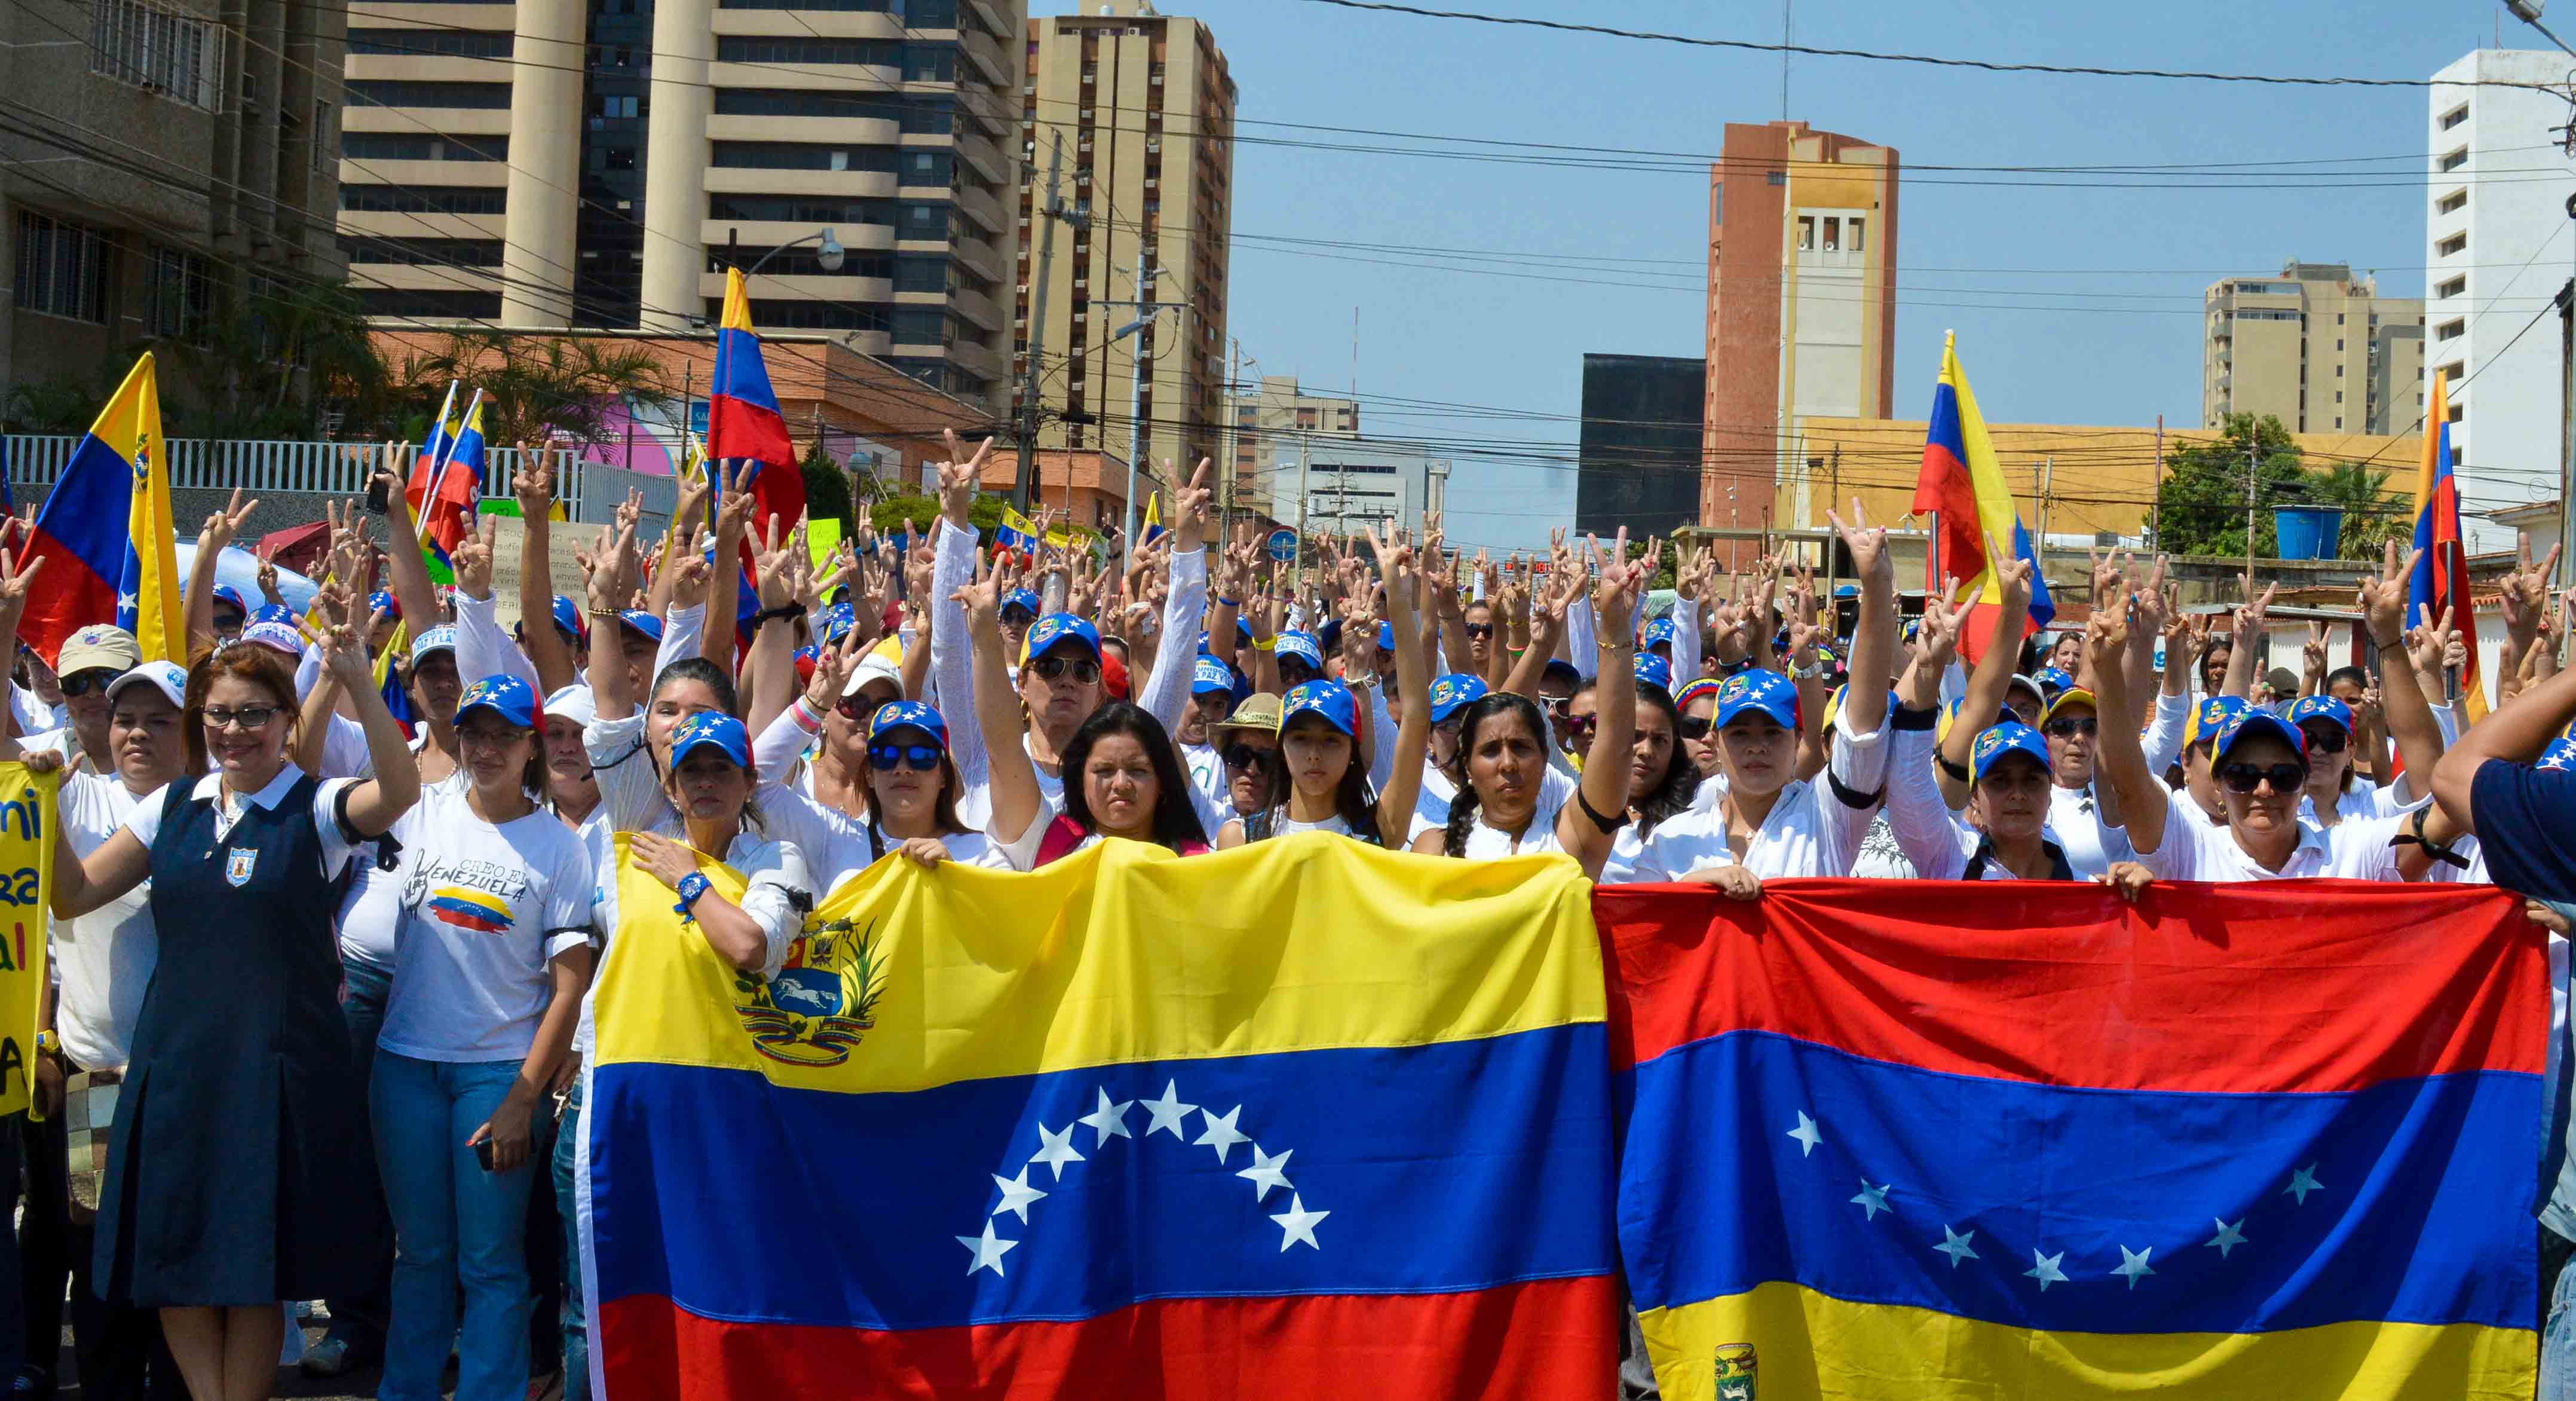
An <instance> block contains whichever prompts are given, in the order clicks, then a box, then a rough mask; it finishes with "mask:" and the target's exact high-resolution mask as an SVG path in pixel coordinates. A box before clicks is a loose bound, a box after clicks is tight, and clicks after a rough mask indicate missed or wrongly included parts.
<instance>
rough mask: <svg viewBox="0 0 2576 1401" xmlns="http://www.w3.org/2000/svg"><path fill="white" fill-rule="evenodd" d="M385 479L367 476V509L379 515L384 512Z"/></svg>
mask: <svg viewBox="0 0 2576 1401" xmlns="http://www.w3.org/2000/svg"><path fill="white" fill-rule="evenodd" d="M386 481H387V478H384V477H380V476H379V477H369V478H368V479H367V509H368V510H370V511H372V512H374V513H375V514H377V515H380V516H381V515H383V514H384V513H385V506H386V504H387V502H386V499H385V483H386Z"/></svg>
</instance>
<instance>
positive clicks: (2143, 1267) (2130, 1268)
mask: <svg viewBox="0 0 2576 1401" xmlns="http://www.w3.org/2000/svg"><path fill="white" fill-rule="evenodd" d="M2155 1253H2156V1248H2155V1247H2154V1246H2152V1245H2151V1246H2148V1247H2147V1248H2146V1249H2144V1250H2141V1251H2139V1252H2138V1253H2136V1254H2135V1255H2132V1254H2130V1253H2129V1247H2127V1246H2125V1245H2123V1246H2121V1247H2120V1268H2118V1269H2116V1270H2113V1271H2112V1272H2111V1273H2113V1274H2115V1275H2121V1276H2125V1277H2126V1278H2127V1279H2128V1281H2129V1287H2130V1288H2131V1289H2135V1288H2137V1287H2138V1276H2140V1275H2151V1274H2154V1273H2155V1272H2156V1267H2155V1266H2153V1265H2150V1264H2148V1263H2147V1257H2148V1256H2150V1255H2153V1254H2155Z"/></svg>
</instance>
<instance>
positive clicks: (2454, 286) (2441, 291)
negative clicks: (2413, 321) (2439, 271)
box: [2433, 277, 2469, 300]
mask: <svg viewBox="0 0 2576 1401" xmlns="http://www.w3.org/2000/svg"><path fill="white" fill-rule="evenodd" d="M2468 290H2469V280H2468V279H2467V278H2465V277H2455V278H2452V279H2451V280H2450V281H2448V282H2445V283H2443V284H2442V285H2441V286H2439V287H2436V288H2434V289H2433V296H2434V297H2435V298H2436V299H2437V300H2438V299H2440V298H2444V297H2456V296H2459V295H2461V294H2462V293H2465V292H2467V291H2468Z"/></svg>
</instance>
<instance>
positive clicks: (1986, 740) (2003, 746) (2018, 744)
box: [1968, 720, 2049, 782]
mask: <svg viewBox="0 0 2576 1401" xmlns="http://www.w3.org/2000/svg"><path fill="white" fill-rule="evenodd" d="M2009 754H2026V755H2028V756H2030V758H2031V759H2032V760H2033V761H2034V762H2036V763H2037V764H2038V765H2039V767H2040V771H2041V772H2042V773H2045V772H2047V771H2048V767H2049V765H2048V741H2047V740H2044V739H2042V738H2040V737H2039V731H2037V730H2034V729H2032V728H2031V727H2030V726H2028V725H2025V724H2023V723H2022V722H2020V721H2019V720H1999V721H1996V722H1995V723H1994V724H1991V725H1988V726H1987V727H1985V728H1984V729H1983V730H1980V731H1978V732H1977V742H1976V744H1975V745H1974V746H1973V747H1971V748H1970V750H1969V751H1968V768H1969V772H1970V773H1971V774H1973V775H1974V778H1975V781H1977V782H1983V781H1984V779H1985V776H1986V771H1987V770H1989V769H1991V768H1993V767H1994V766H1995V765H1997V764H1999V763H2002V762H2003V761H2004V757H2005V756H2006V755H2009Z"/></svg>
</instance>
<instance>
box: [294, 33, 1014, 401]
mask: <svg viewBox="0 0 2576 1401" xmlns="http://www.w3.org/2000/svg"><path fill="white" fill-rule="evenodd" d="M485 8H489V7H483V6H459V5H455V4H450V3H416V2H415V0H361V3H356V4H353V5H352V6H351V7H350V20H349V24H350V52H351V55H352V57H351V60H350V65H349V100H350V103H351V108H350V111H349V113H348V116H347V123H346V125H347V128H348V131H347V135H346V136H345V137H344V138H343V139H342V142H341V157H342V160H341V166H340V171H339V173H340V177H341V180H342V199H341V206H342V211H343V212H342V214H341V216H340V228H341V234H342V236H343V239H344V242H345V244H346V246H347V247H348V249H349V254H350V260H351V263H352V272H351V281H352V283H353V285H355V286H357V287H359V288H361V289H362V293H361V294H362V295H363V296H364V297H365V298H366V299H367V303H368V306H369V309H370V310H371V311H372V312H373V313H374V314H375V315H376V316H377V317H378V318H379V323H380V324H388V325H390V324H403V325H416V324H419V322H421V321H423V320H429V321H465V322H489V323H497V324H500V325H503V326H508V327H511V328H514V329H515V328H530V329H545V328H561V327H564V326H568V325H569V326H581V327H600V328H614V329H635V328H638V327H640V328H642V329H645V330H649V331H654V332H657V333H663V334H676V333H684V332H686V331H687V330H688V329H689V328H690V325H691V322H692V321H693V320H697V319H704V320H710V321H711V320H712V319H714V318H715V317H716V316H717V315H718V314H719V313H720V312H721V310H722V306H723V301H722V299H723V295H724V267H725V266H726V263H727V262H728V261H733V262H736V263H738V264H739V265H742V266H746V267H748V266H750V265H753V264H756V263H760V262H761V260H763V259H764V258H767V259H769V261H768V262H767V263H766V264H765V266H763V268H762V271H761V272H760V273H759V274H758V275H757V276H755V277H754V278H753V279H752V282H751V288H750V291H751V300H752V319H753V321H754V323H755V324H756V325H758V326H759V327H760V328H761V329H762V330H764V331H769V330H802V331H825V332H832V333H836V334H837V335H838V337H839V338H840V339H841V340H842V342H843V343H844V344H845V345H846V347H847V348H848V349H849V350H850V351H852V352H853V353H857V354H863V355H868V356H874V357H878V358H881V359H884V360H886V361H887V362H889V363H891V364H894V365H897V366H900V367H901V368H902V369H903V370H904V371H905V372H906V373H908V374H911V375H912V376H913V377H914V378H916V379H919V380H921V381H922V382H924V383H926V384H929V385H932V386H934V387H936V388H939V389H941V390H944V391H947V392H949V393H953V394H956V395H959V396H961V397H963V398H966V399H969V400H973V401H975V402H977V403H979V404H982V405H984V406H986V407H987V408H991V409H996V410H997V409H999V407H1000V406H1001V405H1002V404H1004V403H1006V402H1007V399H1006V398H1005V397H1004V396H1005V395H1006V393H1007V387H1006V385H1005V384H1004V371H1003V367H1004V362H1005V360H1006V357H1007V355H1008V339H1007V338H1008V336H1009V334H1010V328H1009V327H1008V326H1006V325H1005V324H1004V323H1003V320H1002V317H1003V301H1002V294H1003V289H1004V288H1005V286H1006V285H1007V283H1006V282H1005V280H1004V279H1006V278H1008V277H1009V276H1010V274H1011V263H1010V257H1011V250H1012V246H1013V235H1014V230H1013V228H1012V225H1011V223H1010V220H1009V216H1008V212H1007V209H1006V207H1005V204H1004V199H1005V195H1006V192H1007V191H1009V190H1011V189H1012V188H1014V187H1015V186H1017V185H1018V183H1019V164H1018V155H1017V152H1016V150H1015V149H1014V148H1013V146H1012V145H1011V144H1010V141H1009V136H1010V128H1011V114H1012V112H1013V111H1014V110H1015V109H1016V108H1017V106H1018V104H1017V102H1016V101H1015V100H1014V97H1013V90H1014V89H1016V88H1017V87H1018V86H1019V84H1018V82H1017V78H1018V73H1017V65H1018V60H1017V58H1016V56H1015V54H1014V52H1013V50H1014V49H1015V48H1016V47H1017V45H1018V43H1019V33H1020V26H1021V22H1022V15H1023V13H1024V5H1023V3H1022V0H900V3H897V0H865V2H864V3H857V2H854V3H844V4H830V5H825V4H817V3H814V0H721V2H719V0H521V3H519V4H516V5H514V6H510V7H507V8H503V9H499V10H498V12H497V13H494V14H490V15H488V16H487V15H485V14H482V13H480V11H481V10H483V9H485ZM461 24H462V25H476V26H482V27H475V28H458V27H457V26H459V25H461ZM826 232H829V233H830V234H831V236H832V238H833V240H834V244H835V245H836V246H837V248H838V249H839V250H840V251H839V255H838V257H837V259H836V258H835V257H833V256H832V255H831V254H830V253H827V252H826V251H825V250H824V246H823V243H822V237H821V236H822V235H823V234H825V233H826ZM779 250H784V251H779ZM773 252H776V253H777V256H776V257H774V258H773V257H771V256H770V255H771V254H772V253H773ZM833 264H836V265H833Z"/></svg>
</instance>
